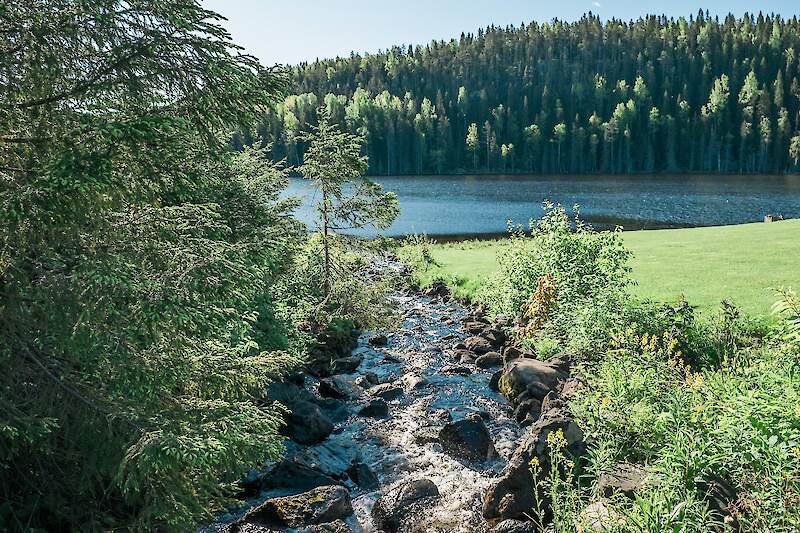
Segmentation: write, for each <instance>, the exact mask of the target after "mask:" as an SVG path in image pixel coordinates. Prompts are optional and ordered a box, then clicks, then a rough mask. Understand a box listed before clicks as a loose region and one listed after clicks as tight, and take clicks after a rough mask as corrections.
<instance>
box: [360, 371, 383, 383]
mask: <svg viewBox="0 0 800 533" xmlns="http://www.w3.org/2000/svg"><path fill="white" fill-rule="evenodd" d="M364 380H366V382H367V383H369V384H370V385H377V384H379V383H380V382H381V381H380V379H379V378H378V374H376V373H375V372H372V371H371V370H367V371H366V372H364Z"/></svg>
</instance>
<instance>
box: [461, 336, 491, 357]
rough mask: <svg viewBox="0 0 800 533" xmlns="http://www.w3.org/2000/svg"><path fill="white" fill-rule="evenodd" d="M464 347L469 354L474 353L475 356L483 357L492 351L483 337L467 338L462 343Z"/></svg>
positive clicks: (489, 344)
mask: <svg viewBox="0 0 800 533" xmlns="http://www.w3.org/2000/svg"><path fill="white" fill-rule="evenodd" d="M464 346H466V347H467V350H469V351H471V352H475V353H476V354H477V355H483V354H485V353H488V352H491V351H492V348H493V346H492V343H490V342H489V341H488V340H486V339H484V338H483V337H478V336H475V337H468V338H467V339H466V340H465V341H464Z"/></svg>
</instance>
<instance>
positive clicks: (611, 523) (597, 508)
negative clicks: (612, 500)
mask: <svg viewBox="0 0 800 533" xmlns="http://www.w3.org/2000/svg"><path fill="white" fill-rule="evenodd" d="M579 520H580V522H579V523H578V524H577V525H578V526H584V525H585V526H586V527H589V528H590V530H591V531H594V532H596V533H604V532H606V531H619V530H620V527H621V526H622V525H623V524H624V521H623V520H622V518H621V517H620V516H619V514H617V512H616V511H614V510H613V509H611V508H610V507H608V505H606V502H604V501H598V502H594V503H592V504H590V505H588V506H587V507H586V509H584V510H583V511H582V512H581V515H580V517H579Z"/></svg>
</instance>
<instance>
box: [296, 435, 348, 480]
mask: <svg viewBox="0 0 800 533" xmlns="http://www.w3.org/2000/svg"><path fill="white" fill-rule="evenodd" d="M360 459H361V451H360V450H359V448H358V446H357V444H356V443H355V442H354V441H353V440H352V439H351V438H348V437H345V436H344V435H334V436H332V437H330V438H329V439H328V440H326V441H325V442H323V443H322V444H317V445H316V446H310V447H308V448H305V449H303V450H301V451H300V452H298V453H297V454H296V455H295V456H294V457H292V461H293V462H295V463H297V464H301V465H304V466H306V467H308V468H311V469H314V470H316V471H318V472H321V473H322V474H323V475H326V476H330V477H332V478H334V479H337V480H339V479H344V478H346V477H347V471H348V470H350V468H351V467H352V466H353V465H354V464H355V463H356V462H358V461H359V460H360Z"/></svg>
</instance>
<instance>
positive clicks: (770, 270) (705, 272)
mask: <svg viewBox="0 0 800 533" xmlns="http://www.w3.org/2000/svg"><path fill="white" fill-rule="evenodd" d="M624 239H625V243H626V245H627V246H628V247H629V248H630V249H631V250H633V252H634V259H633V261H632V264H631V266H632V267H633V277H634V279H635V280H636V282H637V285H636V287H635V288H634V293H635V294H636V295H637V296H639V297H642V298H648V299H653V300H658V301H671V300H674V299H676V298H677V297H678V296H679V295H681V294H683V295H685V296H686V298H687V299H688V300H689V302H690V303H692V304H693V305H697V306H699V308H700V309H701V310H708V309H713V308H715V307H716V306H717V304H718V303H719V302H720V301H721V300H722V299H725V298H727V299H729V300H731V301H732V302H733V303H735V304H736V305H738V306H739V307H741V308H742V309H743V310H745V311H746V312H748V313H750V314H754V315H763V314H767V313H769V310H770V307H771V306H772V303H773V302H774V301H775V296H774V293H773V291H772V290H771V289H772V288H773V287H781V286H791V287H794V288H795V289H800V220H787V221H782V222H773V223H770V224H764V223H760V224H743V225H739V226H722V227H713V228H691V229H676V230H654V231H631V232H627V233H625V234H624ZM502 246H503V241H502V240H499V241H482V242H481V241H469V242H464V243H452V244H441V245H436V246H434V247H433V255H434V258H435V259H436V261H437V262H438V263H439V264H440V268H437V269H433V270H432V271H430V272H428V273H427V274H424V275H422V276H421V278H422V281H423V283H424V282H426V281H428V280H430V279H432V278H433V277H436V276H440V275H441V276H445V277H446V278H450V277H451V276H457V277H459V278H462V279H461V280H460V283H459V285H460V287H457V288H456V290H457V292H458V293H460V294H461V295H465V296H469V295H471V294H473V293H474V290H475V289H476V288H477V287H478V286H479V285H480V283H481V280H482V279H484V278H485V277H486V276H487V275H489V274H491V273H492V272H493V271H494V270H495V269H496V268H497V260H496V254H497V250H498V249H499V248H500V247H502Z"/></svg>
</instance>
